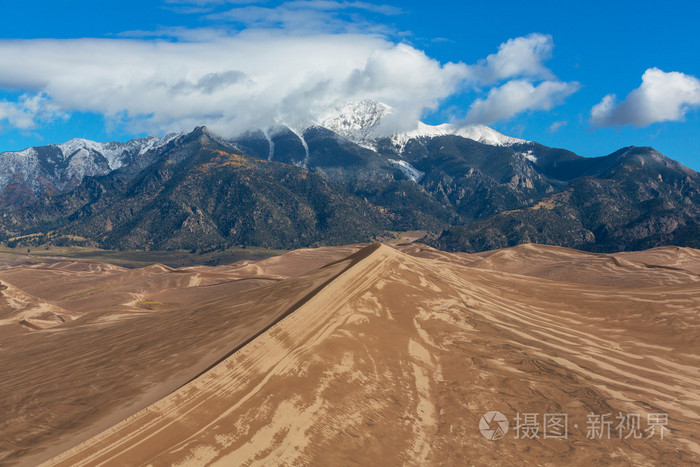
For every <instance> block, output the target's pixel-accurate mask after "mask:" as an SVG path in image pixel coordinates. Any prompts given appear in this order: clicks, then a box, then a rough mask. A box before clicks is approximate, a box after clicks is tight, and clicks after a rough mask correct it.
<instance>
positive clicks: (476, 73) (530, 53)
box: [471, 34, 554, 84]
mask: <svg viewBox="0 0 700 467" xmlns="http://www.w3.org/2000/svg"><path fill="white" fill-rule="evenodd" d="M553 47H554V43H553V41H552V37H551V36H549V35H544V34H530V35H528V36H525V37H516V38H514V39H510V40H508V41H507V42H504V43H503V44H501V45H500V47H498V52H497V53H495V54H491V55H489V56H488V57H486V58H485V59H484V60H481V61H479V63H478V64H477V65H475V66H472V67H471V73H472V77H473V79H474V80H475V81H479V82H482V83H487V84H488V83H494V82H498V81H501V80H504V79H508V78H516V77H521V76H528V77H531V78H542V79H551V78H553V77H554V75H553V74H552V72H551V71H550V70H549V69H548V68H547V67H545V66H544V65H543V64H542V63H543V62H544V61H546V60H548V59H549V58H550V57H551V56H552V48H553Z"/></svg>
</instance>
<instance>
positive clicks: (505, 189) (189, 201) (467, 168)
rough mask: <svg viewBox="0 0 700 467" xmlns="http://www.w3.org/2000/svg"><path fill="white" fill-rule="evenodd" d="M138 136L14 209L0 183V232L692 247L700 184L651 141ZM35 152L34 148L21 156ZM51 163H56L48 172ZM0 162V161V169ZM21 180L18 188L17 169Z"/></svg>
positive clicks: (249, 241) (287, 243) (81, 238)
mask: <svg viewBox="0 0 700 467" xmlns="http://www.w3.org/2000/svg"><path fill="white" fill-rule="evenodd" d="M491 131H492V130H491ZM501 136H502V135H501ZM504 138H506V137H504ZM511 140H512V139H511ZM143 141H146V142H147V144H146V145H140V144H137V143H133V142H129V143H124V144H125V145H127V146H128V147H129V148H130V151H131V152H130V153H129V154H127V155H126V156H122V155H120V154H119V153H117V152H112V153H109V157H110V158H111V159H109V158H107V157H104V156H102V154H96V153H95V154H92V153H91V152H90V151H93V152H95V151H96V149H95V148H97V149H100V148H101V147H102V146H99V147H98V146H94V144H98V143H93V146H90V145H87V146H89V148H88V150H86V149H85V148H82V149H78V152H80V151H82V152H83V153H85V152H86V153H87V155H90V154H92V157H93V160H94V161H96V164H98V165H99V164H102V165H104V164H107V165H108V166H109V164H111V165H112V166H116V168H114V169H112V170H107V169H104V167H102V169H101V171H95V170H93V169H89V170H85V175H84V176H83V177H82V179H81V180H79V181H75V180H74V182H73V183H72V185H71V184H67V185H65V186H64V187H63V189H62V190H61V189H59V188H54V189H51V190H44V191H42V190H41V189H36V186H37V185H36V184H33V185H32V184H30V183H25V186H26V188H25V190H24V191H27V190H29V192H31V193H32V196H31V197H24V198H21V202H14V201H13V200H14V199H19V198H16V197H15V198H13V197H12V196H11V195H9V196H8V194H7V193H8V190H7V189H6V190H5V195H4V197H2V203H3V208H2V210H3V216H2V219H0V229H1V231H2V234H3V236H4V239H5V240H6V241H9V242H10V243H11V244H16V243H19V244H22V242H25V243H26V242H34V243H38V242H57V241H61V242H78V243H81V242H82V243H84V244H92V245H97V246H101V247H105V248H126V249H130V248H147V249H178V248H190V249H194V248H200V249H210V248H221V247H226V246H230V245H251V246H264V247H274V248H296V247H301V246H310V245H324V244H341V243H351V242H359V241H371V240H374V239H377V238H381V237H382V236H385V235H387V231H388V230H425V231H427V232H429V235H428V237H426V238H425V239H424V241H426V242H427V243H430V244H431V245H433V246H437V247H439V248H442V249H446V250H460V251H479V250H484V249H491V248H501V247H506V246H512V245H516V244H519V243H527V242H537V243H544V244H553V245H562V246H568V247H574V248H579V249H585V250H594V251H616V250H627V249H638V248H646V247H651V246H656V245H662V244H670V243H673V244H677V245H679V246H695V247H697V246H698V238H700V235H699V233H700V230H699V227H698V219H699V218H700V216H699V214H700V208H699V207H700V176H699V175H698V173H697V172H694V171H693V170H691V169H688V168H687V167H684V166H683V165H681V164H679V163H678V162H675V161H673V160H671V159H669V158H667V157H665V156H663V155H662V154H660V153H659V152H657V151H655V150H654V149H652V148H637V147H628V148H623V149H621V150H619V151H616V152H615V153H613V154H610V155H608V156H604V157H598V158H584V157H580V156H578V155H576V154H574V153H572V152H570V151H566V150H563V149H554V148H548V147H545V146H542V145H540V144H537V143H533V142H526V141H523V140H513V141H507V142H505V143H503V144H500V143H499V142H498V141H497V142H496V143H495V144H494V143H491V144H485V143H483V142H479V141H476V140H473V139H470V138H467V137H464V136H460V135H459V134H425V135H421V134H417V135H412V136H411V137H410V138H406V139H405V140H404V141H401V142H400V144H399V142H397V140H396V139H392V138H377V139H375V140H373V141H371V144H368V143H367V141H368V140H367V139H366V138H365V139H363V141H362V144H358V143H357V142H353V141H351V140H350V139H347V138H346V137H343V136H340V135H339V134H337V133H335V132H333V131H331V130H330V129H328V128H324V127H321V126H318V125H316V126H311V127H308V128H306V129H305V130H304V131H299V130H292V129H289V128H285V127H279V128H276V129H274V130H267V131H264V132H263V131H256V132H250V133H247V134H245V135H242V136H241V137H239V138H236V139H233V140H227V139H224V138H220V137H218V136H216V135H213V134H211V133H210V132H209V131H208V130H206V128H203V127H199V128H197V129H195V130H194V131H193V132H191V133H189V134H184V135H174V136H170V137H168V138H164V139H163V140H159V139H157V138H155V139H143ZM83 146H85V145H83ZM55 148H60V146H55ZM54 150H57V149H54ZM27 151H29V150H27ZM42 151H50V149H49V150H42V149H40V148H37V149H35V150H34V153H37V154H41V153H42ZM78 152H76V153H75V154H78ZM34 153H32V154H34ZM13 154H18V153H13ZM3 156H4V155H3ZM85 157H86V155H85V154H83V159H85ZM15 159H17V157H15ZM43 160H44V162H45V163H44V166H42V168H41V176H42V177H44V178H47V177H48V179H49V182H51V180H50V178H51V177H50V174H51V173H63V172H61V171H60V168H56V167H58V164H59V163H61V164H64V165H65V164H66V163H68V164H70V163H71V158H70V157H67V156H65V154H64V155H63V157H60V155H59V154H55V156H54V157H53V159H52V158H49V157H44V158H43ZM51 160H56V161H58V162H56V167H54V168H53V169H52V167H51V164H50V161H51ZM47 161H49V162H47ZM66 161H67V162H66ZM110 161H111V162H110ZM115 161H119V162H118V163H115ZM3 163H5V158H4V157H2V156H0V173H2V170H3ZM47 164H48V165H47ZM25 165H26V166H27V167H31V164H30V163H27V164H25ZM74 165H75V164H74ZM100 167H101V166H100ZM8 170H11V169H7V168H5V171H8ZM52 170H53V171H52ZM64 172H65V170H64ZM93 172H96V173H93ZM103 172H105V173H103ZM27 174H29V175H30V176H29V177H28V176H27ZM46 174H49V175H46ZM22 175H23V176H24V178H25V180H27V179H29V180H31V179H32V178H31V175H32V172H31V171H30V170H28V169H27V170H25V171H24V172H22ZM76 177H77V175H76ZM52 186H54V187H57V186H58V184H56V183H52ZM30 198H31V199H30ZM33 234H37V235H34V236H32V237H26V236H27V235H33ZM21 236H25V238H24V239H19V238H18V237H21Z"/></svg>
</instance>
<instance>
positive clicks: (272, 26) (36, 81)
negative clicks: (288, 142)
mask: <svg viewBox="0 0 700 467" xmlns="http://www.w3.org/2000/svg"><path fill="white" fill-rule="evenodd" d="M170 3H171V4H172V5H174V6H185V7H196V8H200V7H211V6H212V5H218V6H219V7H221V6H224V7H225V8H226V9H225V10H221V9H217V10H215V11H213V12H211V13H209V14H207V16H206V18H207V21H210V22H212V24H216V23H217V21H218V22H220V23H219V26H217V27H207V28H200V29H191V28H190V29H188V28H169V29H167V30H162V31H157V32H153V33H148V32H144V31H132V32H131V33H130V35H131V37H130V38H129V37H124V36H123V35H122V36H120V37H118V38H112V39H92V38H83V39H42V40H5V41H0V90H12V91H17V90H19V91H20V92H21V93H24V97H23V98H22V99H23V100H19V101H17V100H16V101H2V102H0V123H3V122H7V124H9V125H10V126H13V127H15V128H23V129H27V128H33V127H36V126H37V125H38V124H39V122H42V121H47V120H51V119H52V118H56V117H57V116H59V115H66V114H68V113H71V112H90V113H95V114H99V115H103V116H104V117H105V118H106V120H107V122H108V123H109V124H116V125H123V126H125V127H126V128H127V129H130V130H132V131H134V130H137V131H136V132H138V133H141V132H149V133H164V132H168V131H181V130H185V129H189V128H191V127H194V126H197V125H202V124H205V125H207V126H209V127H210V128H211V129H213V130H214V131H216V132H218V133H220V134H222V135H225V136H235V135H236V134H239V133H241V132H243V131H245V130H248V129H251V128H264V127H269V126H272V125H275V124H278V123H284V124H287V125H289V126H291V127H294V126H301V125H305V124H308V123H310V122H313V121H317V120H318V119H319V117H320V116H321V115H323V114H325V113H326V112H327V111H328V109H331V108H334V107H336V106H338V105H339V104H342V103H345V102H348V101H361V100H364V99H373V100H377V101H381V102H384V103H386V104H388V105H390V106H391V107H393V108H394V109H395V112H394V113H392V115H391V116H390V117H388V118H387V121H386V122H383V129H384V130H385V131H398V130H405V129H412V128H414V127H415V125H416V123H417V122H418V120H419V119H420V118H421V117H422V116H424V115H425V114H426V113H429V112H431V111H434V110H436V109H438V108H439V106H440V105H441V103H442V102H445V101H446V100H447V99H449V98H450V97H452V96H455V95H458V94H460V93H464V92H465V91H469V92H477V93H478V94H487V97H485V98H481V99H478V100H476V101H475V102H474V104H473V105H472V107H471V109H470V111H469V114H468V120H469V121H470V122H475V123H493V122H495V121H498V120H504V119H509V118H511V117H512V116H513V115H515V114H517V113H520V112H522V111H525V110H542V109H544V110H547V109H550V108H551V107H552V106H554V105H557V104H560V103H561V102H562V101H563V100H564V98H566V96H568V95H569V94H571V93H572V92H574V91H576V90H577V89H578V85H577V84H576V83H564V82H560V81H558V80H557V78H556V76H555V75H554V73H552V71H551V70H549V69H548V68H547V67H546V66H545V65H544V62H545V61H546V60H548V59H549V58H550V56H551V51H552V48H553V41H552V38H551V37H550V36H547V35H542V34H530V35H528V36H525V37H517V38H513V39H510V40H508V41H506V42H504V43H503V44H501V45H500V47H499V48H498V51H497V52H496V53H493V54H491V55H489V56H487V57H485V58H484V59H482V60H479V61H477V62H476V63H475V64H471V65H469V64H465V63H461V62H460V63H452V62H448V63H441V62H440V61H438V60H436V59H434V58H432V57H430V56H428V55H426V54H425V53H424V52H423V51H421V50H419V49H418V48H416V47H414V46H412V45H409V44H407V43H404V42H402V41H397V40H395V39H392V38H391V34H390V33H388V32H387V31H385V30H383V29H382V28H381V27H380V26H377V24H374V23H372V22H371V21H369V20H368V21H367V22H363V21H361V18H362V17H361V16H359V17H358V16H357V15H359V14H360V13H358V12H361V13H364V14H369V15H392V14H397V13H399V12H400V10H398V9H396V8H395V7H387V6H382V5H373V4H368V3H365V2H356V1H354V2H342V1H318V0H311V1H298V0H297V1H289V2H284V3H282V4H280V5H277V6H274V7H267V6H260V5H254V4H250V3H251V2H242V3H241V2H238V1H233V2H232V1H215V2H211V1H197V0H187V1H181V0H175V1H171V2H170ZM347 15H350V16H347ZM358 18H360V19H358ZM222 24H223V26H222ZM236 25H238V26H236ZM18 63H21V64H22V66H17V64H18Z"/></svg>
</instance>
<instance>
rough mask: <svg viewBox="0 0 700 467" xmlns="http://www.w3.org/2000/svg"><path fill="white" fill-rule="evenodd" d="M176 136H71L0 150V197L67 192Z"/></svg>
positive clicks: (23, 200) (24, 200) (18, 201)
mask: <svg viewBox="0 0 700 467" xmlns="http://www.w3.org/2000/svg"><path fill="white" fill-rule="evenodd" d="M178 136H180V134H177V133H173V134H169V135H167V136H166V137H164V138H158V137H156V136H149V137H146V138H137V139H133V140H131V141H127V142H126V143H117V142H111V143H97V142H95V141H90V140H86V139H82V138H74V139H71V140H70V141H67V142H65V143H62V144H50V145H47V146H41V147H35V148H28V149H24V150H22V151H11V152H4V153H0V196H1V197H3V198H5V199H6V200H7V199H11V200H13V201H12V202H10V204H12V205H15V206H22V205H25V204H28V203H31V202H33V201H34V199H35V198H36V197H38V196H41V195H43V194H45V193H63V192H66V191H68V190H71V189H73V188H74V187H76V186H77V185H78V184H80V182H81V181H82V180H83V178H85V177H89V176H96V175H105V174H108V173H109V172H111V171H113V170H116V169H118V168H121V167H123V166H124V165H126V164H128V163H130V162H131V161H133V160H134V159H135V158H137V157H139V156H141V155H143V154H145V153H147V152H148V151H151V150H155V149H158V148H160V147H163V146H165V145H166V144H168V143H169V142H170V141H172V140H174V139H175V138H177V137H178Z"/></svg>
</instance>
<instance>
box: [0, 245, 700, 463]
mask: <svg viewBox="0 0 700 467" xmlns="http://www.w3.org/2000/svg"><path fill="white" fill-rule="evenodd" d="M699 263H700V252H698V251H697V250H691V249H677V248H671V247H669V248H657V249H654V250H649V251H647V252H636V253H626V254H616V255H597V254H589V253H582V252H578V251H574V250H567V249H563V248H553V247H545V246H538V245H526V246H520V247H515V248H511V249H506V250H499V251H495V252H488V253H482V254H476V255H468V254H448V253H443V252H439V251H436V250H433V249H430V248H428V247H425V246H423V245H419V244H409V245H403V246H398V247H389V246H386V245H379V244H376V245H369V246H349V247H339V248H326V249H319V250H299V251H296V252H292V253H289V254H287V255H283V256H281V257H277V258H272V259H268V260H265V261H261V262H258V263H250V264H236V265H232V266H222V267H216V268H205V267H198V268H185V269H175V270H173V269H169V268H165V267H163V266H151V267H149V268H145V269H142V270H123V269H120V268H114V267H111V266H104V265H96V264H92V265H89V267H87V266H86V265H85V264H77V263H73V264H69V263H65V264H62V265H61V264H59V265H56V266H51V267H48V266H45V267H41V266H35V267H16V268H10V269H7V270H4V271H0V281H2V284H3V285H5V286H6V287H7V288H6V289H5V290H3V291H2V292H3V300H6V301H7V303H6V304H5V303H3V304H2V313H3V314H2V316H1V318H2V319H3V320H4V321H2V323H3V324H4V326H1V327H3V328H6V330H5V334H4V336H5V337H1V336H3V334H0V375H1V376H2V381H1V382H0V413H7V414H8V416H6V417H5V418H4V419H2V420H0V434H1V438H0V462H3V461H4V462H8V463H15V462H18V463H23V464H28V465H29V464H34V463H37V462H40V461H48V464H49V465H97V464H107V465H133V464H152V465H206V464H221V465H350V464H361V465H381V464H386V465H397V464H408V465H416V464H422V465H470V464H473V465H488V464H516V465H518V464H526V463H530V464H532V465H547V464H552V465H562V464H567V465H596V464H614V465H640V464H641V465H643V464H645V463H648V464H657V463H666V464H675V465H685V464H690V463H693V462H697V459H698V457H699V456H700V425H699V424H698V422H697V421H698V419H700V345H699V343H700V276H698V272H699V268H698V264H699ZM21 294H24V295H21ZM18 297H19V298H18ZM18 302H22V303H24V305H22V306H18V305H17V303H18ZM13 306H14V307H13ZM40 307H44V308H42V311H41V312H39V311H36V312H34V311H32V310H35V309H38V308H40ZM52 307H55V308H52ZM27 310H29V311H27ZM54 316H57V317H62V319H63V320H61V318H54ZM20 318H21V319H20ZM32 320H33V321H32ZM41 320H43V321H45V322H48V324H44V323H43V322H42V321H41ZM23 321H25V322H26V323H23ZM27 323H28V324H29V325H28V324H27ZM30 325H32V326H30ZM8 329H9V331H8ZM0 332H2V331H0ZM492 410H493V411H499V412H502V413H503V414H505V415H506V416H507V418H508V419H509V420H510V422H511V427H510V430H509V432H508V433H507V434H506V436H505V437H504V438H503V439H500V440H497V441H492V440H490V439H486V438H485V437H484V436H482V434H481V433H480V431H479V428H478V427H479V420H480V418H481V417H482V415H484V414H485V413H486V412H488V411H492ZM517 413H520V414H523V413H536V414H539V417H540V418H539V420H540V421H541V420H542V418H541V417H542V416H543V414H546V413H547V414H552V413H566V414H567V415H568V436H567V439H544V438H543V436H541V435H542V432H541V431H540V437H539V438H538V439H516V437H515V429H514V426H513V423H514V422H515V416H516V414H517ZM606 413H610V414H613V416H614V415H618V414H619V413H623V414H639V416H640V418H641V420H642V428H645V427H646V426H647V424H646V422H647V418H646V417H647V415H648V414H652V415H653V414H658V413H663V414H667V415H668V424H667V425H666V428H667V430H666V431H665V433H664V437H663V439H661V437H660V436H659V434H658V433H656V434H655V436H652V437H651V438H650V439H644V438H643V439H634V438H633V437H631V438H629V439H619V437H618V435H617V433H616V432H614V431H613V433H612V436H611V437H610V439H607V438H606V437H603V439H589V438H590V437H589V436H587V434H589V433H587V419H588V416H589V414H606ZM575 425H576V426H575ZM613 428H614V427H613ZM540 430H542V427H540Z"/></svg>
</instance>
